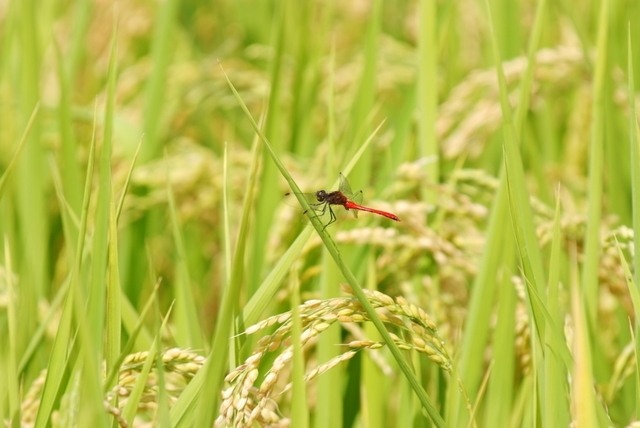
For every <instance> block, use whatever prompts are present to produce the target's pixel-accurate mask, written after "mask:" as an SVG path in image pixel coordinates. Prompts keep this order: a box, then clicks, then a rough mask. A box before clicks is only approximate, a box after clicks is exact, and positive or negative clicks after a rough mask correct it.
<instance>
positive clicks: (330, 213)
mask: <svg viewBox="0 0 640 428" xmlns="http://www.w3.org/2000/svg"><path fill="white" fill-rule="evenodd" d="M326 207H329V216H330V219H329V223H327V224H325V225H324V227H323V228H322V230H325V229H326V228H327V227H329V226H330V225H331V224H332V223H335V221H336V214H335V213H334V212H333V210H332V209H331V206H330V205H329V204H327V206H326ZM326 207H325V209H326Z"/></svg>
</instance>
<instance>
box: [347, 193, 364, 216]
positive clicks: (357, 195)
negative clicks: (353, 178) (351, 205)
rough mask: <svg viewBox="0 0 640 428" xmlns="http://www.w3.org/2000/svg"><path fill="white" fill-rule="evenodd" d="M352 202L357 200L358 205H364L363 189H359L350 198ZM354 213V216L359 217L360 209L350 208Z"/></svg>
mask: <svg viewBox="0 0 640 428" xmlns="http://www.w3.org/2000/svg"><path fill="white" fill-rule="evenodd" d="M350 199H351V201H352V202H355V203H356V204H358V205H362V190H358V191H357V192H356V193H354V194H353V196H352V197H351V198H350ZM349 211H351V212H352V213H353V216H354V217H356V218H357V217H358V210H349Z"/></svg>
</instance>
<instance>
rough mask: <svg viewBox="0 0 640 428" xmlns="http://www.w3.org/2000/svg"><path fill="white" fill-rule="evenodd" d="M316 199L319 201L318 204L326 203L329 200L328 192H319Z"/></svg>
mask: <svg viewBox="0 0 640 428" xmlns="http://www.w3.org/2000/svg"><path fill="white" fill-rule="evenodd" d="M316 199H317V200H318V202H324V201H325V199H327V192H325V191H324V190H318V191H317V192H316Z"/></svg>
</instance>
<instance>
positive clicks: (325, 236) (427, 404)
mask: <svg viewBox="0 0 640 428" xmlns="http://www.w3.org/2000/svg"><path fill="white" fill-rule="evenodd" d="M223 72H224V71H223ZM225 78H226V79H227V83H228V84H229V87H230V88H231V90H232V92H233V93H234V95H235V96H236V99H237V100H238V103H239V104H240V106H241V107H242V110H243V111H244V112H245V115H246V116H247V118H248V119H249V121H250V122H251V125H252V126H253V129H254V130H255V131H256V133H257V134H258V136H260V139H261V140H262V142H263V143H264V146H265V148H266V149H267V151H268V153H269V154H270V155H271V159H272V161H273V162H274V163H275V164H276V166H277V167H278V169H279V170H280V173H281V174H282V175H283V177H284V178H285V180H287V183H289V186H290V188H291V190H292V192H293V193H294V194H295V195H296V197H297V198H298V201H299V202H300V205H302V207H303V208H304V209H305V210H306V211H307V215H308V216H309V220H310V221H311V224H313V226H314V227H315V229H316V231H317V232H318V234H319V235H320V238H321V239H322V241H323V243H324V245H325V247H326V248H327V249H328V251H329V253H330V254H331V257H332V258H333V259H334V261H335V262H336V264H337V265H338V267H339V268H340V270H341V271H342V274H343V275H344V276H345V278H346V280H347V282H348V283H349V285H350V286H351V288H352V289H353V292H354V294H355V296H356V297H357V298H358V300H359V301H360V303H361V304H362V307H363V308H364V310H365V311H366V312H367V315H368V316H369V317H370V319H371V321H372V322H373V324H374V325H375V326H376V328H377V329H378V331H379V332H380V334H381V336H382V338H383V339H384V341H385V342H386V344H387V346H388V347H389V350H390V351H391V353H392V354H393V357H394V358H395V360H396V361H397V363H398V365H399V366H400V369H401V370H402V372H403V373H404V375H405V376H406V377H407V379H408V380H409V383H410V384H411V387H412V388H413V390H414V391H415V393H416V395H417V396H418V398H419V399H420V402H421V403H422V406H423V408H424V409H425V410H426V411H427V413H428V414H429V416H430V417H431V419H432V421H433V423H434V424H435V425H436V426H437V427H444V420H443V419H442V416H440V414H439V413H438V411H437V410H436V408H435V407H434V406H433V404H432V403H431V400H430V399H429V397H428V395H427V393H426V392H425V390H424V389H423V388H422V385H421V384H420V381H419V380H418V379H417V378H416V376H415V374H414V373H413V371H412V369H411V367H410V366H409V364H408V363H407V361H406V360H405V358H404V356H403V355H402V353H401V352H400V350H399V349H398V347H397V346H396V344H395V343H394V342H393V339H392V338H391V336H390V335H389V332H388V331H387V329H386V328H385V326H384V324H383V323H382V321H381V320H380V317H379V316H378V314H377V313H376V311H375V309H374V308H373V306H371V303H369V301H368V300H367V298H366V296H365V294H364V292H363V291H362V287H361V286H360V284H359V283H358V280H357V279H356V277H355V276H354V275H353V273H352V272H351V270H349V268H348V267H347V265H346V264H345V263H344V261H343V260H342V257H341V255H340V252H339V251H338V248H337V247H336V244H335V242H334V241H333V239H332V238H331V236H330V235H329V233H328V232H327V231H326V229H325V228H324V225H323V224H322V223H321V221H320V219H318V218H317V216H314V215H313V214H311V212H312V210H311V207H310V206H309V204H308V202H307V200H306V199H305V198H304V197H302V196H299V195H300V193H301V192H300V188H299V187H298V185H297V184H296V183H295V181H294V180H293V178H292V177H291V175H290V174H289V172H288V171H287V169H286V168H285V167H284V165H283V164H282V162H281V161H280V159H279V158H278V156H277V154H276V153H275V152H274V151H273V149H272V147H271V144H270V143H269V141H268V140H267V139H266V138H265V136H264V134H263V133H262V131H261V130H260V128H259V127H258V125H257V124H256V122H255V121H254V120H253V118H252V116H251V114H250V113H249V110H248V109H247V106H246V105H245V104H244V102H243V101H242V98H241V97H240V95H239V94H238V92H237V91H236V89H235V88H234V86H233V84H232V83H231V81H230V80H229V77H228V76H227V74H226V73H225ZM213 349H216V348H215V347H214V348H213Z"/></svg>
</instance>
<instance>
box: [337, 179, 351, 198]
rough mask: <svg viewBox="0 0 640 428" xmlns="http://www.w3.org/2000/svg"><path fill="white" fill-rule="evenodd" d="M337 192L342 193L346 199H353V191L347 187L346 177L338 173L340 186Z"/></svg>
mask: <svg viewBox="0 0 640 428" xmlns="http://www.w3.org/2000/svg"><path fill="white" fill-rule="evenodd" d="M338 190H340V192H342V194H343V195H345V196H346V197H347V199H353V190H351V186H350V185H349V181H348V180H347V177H345V176H344V175H343V174H342V173H340V186H339V187H338Z"/></svg>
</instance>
